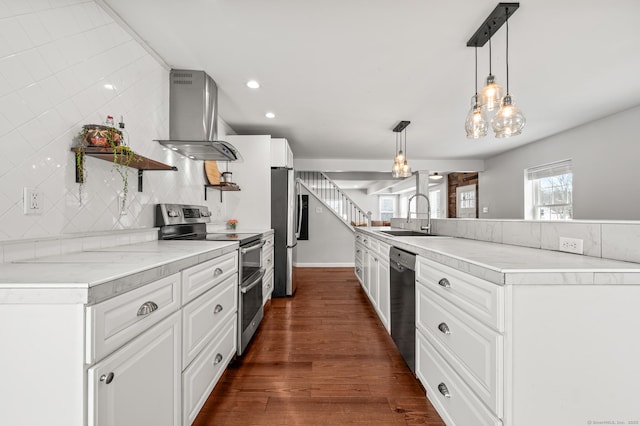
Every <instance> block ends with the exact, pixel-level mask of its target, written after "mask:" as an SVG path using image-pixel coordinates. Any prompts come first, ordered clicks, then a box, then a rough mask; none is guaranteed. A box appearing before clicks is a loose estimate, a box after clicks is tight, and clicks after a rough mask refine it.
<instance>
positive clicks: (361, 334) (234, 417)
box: [194, 268, 444, 426]
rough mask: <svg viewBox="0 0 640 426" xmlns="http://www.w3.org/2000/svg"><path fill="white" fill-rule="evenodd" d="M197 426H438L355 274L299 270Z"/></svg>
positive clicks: (336, 270)
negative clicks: (291, 292)
mask: <svg viewBox="0 0 640 426" xmlns="http://www.w3.org/2000/svg"><path fill="white" fill-rule="evenodd" d="M296 282H297V284H298V290H297V293H296V295H295V296H294V297H293V298H285V299H273V300H272V302H271V306H270V307H269V308H268V310H267V312H266V315H265V319H264V320H263V322H262V325H261V326H260V328H259V330H258V333H257V334H256V335H255V336H254V340H253V342H252V343H251V344H250V346H249V349H248V350H247V352H245V355H244V356H243V357H242V358H240V359H238V360H236V361H234V362H233V363H231V365H230V366H229V368H228V369H227V371H226V372H225V374H224V375H223V376H222V378H221V379H220V382H219V383H218V385H217V386H216V388H215V389H214V390H213V392H212V393H211V396H210V397H209V399H208V400H207V402H206V403H205V405H204V407H203V408H202V411H201V412H200V414H199V416H198V417H197V419H196V421H195V423H194V425H195V426H212V425H243V426H245V425H352V424H359V425H417V424H421V425H444V423H443V422H442V420H441V419H440V417H439V416H438V414H437V413H436V411H435V409H434V408H433V407H432V406H431V404H430V403H429V401H428V400H427V399H426V397H425V393H424V390H423V389H422V388H421V386H420V385H419V383H418V381H417V379H416V378H415V376H414V375H413V374H412V373H411V371H410V370H409V368H408V367H407V366H406V364H405V363H404V361H403V359H402V357H401V356H400V354H399V353H398V351H397V350H396V348H395V346H394V343H393V340H391V337H390V336H389V335H388V334H387V332H386V330H385V329H384V327H383V325H382V323H381V322H380V321H379V320H378V317H377V315H376V313H375V311H374V310H373V308H372V307H371V305H370V304H369V301H368V299H367V296H366V295H365V294H364V291H363V290H362V289H361V287H360V284H359V283H358V281H357V278H356V277H355V275H354V273H353V269H352V268H297V269H296Z"/></svg>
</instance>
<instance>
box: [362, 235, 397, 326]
mask: <svg viewBox="0 0 640 426" xmlns="http://www.w3.org/2000/svg"><path fill="white" fill-rule="evenodd" d="M389 249H390V246H389V244H387V243H386V242H384V241H382V240H378V239H376V238H373V237H371V236H370V235H365V234H362V233H361V232H356V236H355V251H354V263H355V273H356V276H357V277H358V279H359V280H360V284H361V285H362V288H363V289H364V291H365V293H366V294H367V296H368V297H369V300H370V301H371V305H372V306H373V307H374V309H375V310H376V313H377V314H378V318H380V321H381V322H382V324H383V325H384V327H385V328H386V329H387V331H388V332H391V331H390V330H391V307H390V287H389V285H390V283H389Z"/></svg>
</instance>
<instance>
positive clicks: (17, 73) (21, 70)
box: [0, 54, 32, 92]
mask: <svg viewBox="0 0 640 426" xmlns="http://www.w3.org/2000/svg"><path fill="white" fill-rule="evenodd" d="M20 56H21V55H20V54H15V55H10V56H7V57H5V58H3V59H1V60H0V74H1V75H2V77H3V78H4V79H5V82H6V84H7V89H8V91H9V92H13V91H15V90H18V89H21V88H23V87H26V86H28V85H29V84H31V83H32V78H31V75H30V74H29V70H28V69H27V68H26V67H25V66H24V64H23V63H22V61H21V60H20Z"/></svg>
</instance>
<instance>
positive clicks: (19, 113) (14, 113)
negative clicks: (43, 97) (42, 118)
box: [0, 92, 35, 127]
mask: <svg viewBox="0 0 640 426" xmlns="http://www.w3.org/2000/svg"><path fill="white" fill-rule="evenodd" d="M0 114H2V115H3V116H4V117H5V118H6V119H7V120H8V121H9V122H10V123H11V125H12V126H14V127H19V126H21V125H23V124H24V123H26V122H27V121H29V120H31V119H33V118H35V114H34V113H33V112H32V111H31V110H30V109H29V107H28V106H27V104H26V102H25V101H23V100H22V99H21V98H20V96H18V94H17V93H16V92H13V93H10V94H8V95H7V96H4V97H3V98H0Z"/></svg>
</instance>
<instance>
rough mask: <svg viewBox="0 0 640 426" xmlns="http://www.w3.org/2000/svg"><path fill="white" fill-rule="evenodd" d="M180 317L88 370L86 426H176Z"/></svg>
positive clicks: (178, 410)
mask: <svg viewBox="0 0 640 426" xmlns="http://www.w3.org/2000/svg"><path fill="white" fill-rule="evenodd" d="M180 344H181V335H180V313H179V312H176V313H174V314H173V315H171V316H170V317H169V318H167V319H166V320H164V321H162V322H161V323H159V324H158V325H156V326H154V327H153V328H151V329H150V330H148V331H147V332H145V333H143V334H142V335H140V336H138V337H137V338H136V339H134V340H132V341H131V342H129V343H128V344H126V345H125V346H123V347H122V348H121V349H119V350H118V351H116V352H114V353H113V354H112V355H110V356H108V357H107V358H105V359H104V360H102V361H101V362H99V363H98V364H96V365H95V366H93V367H91V368H89V370H88V372H87V377H88V381H89V382H88V386H87V388H88V392H89V395H88V419H89V425H90V426H122V425H154V426H180V421H181V420H180V418H181V415H180V411H181V410H180V408H181V405H180V401H181V398H180V391H181V383H180V382H181V380H180V372H181V360H180Z"/></svg>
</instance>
